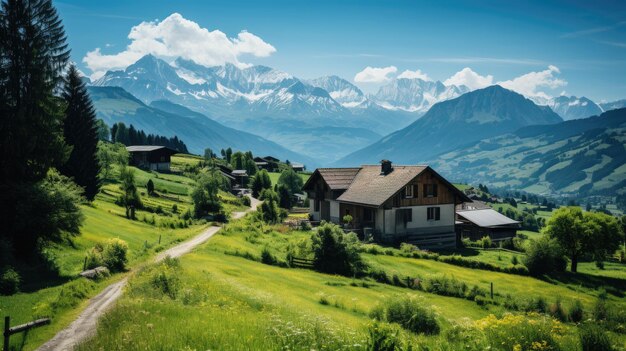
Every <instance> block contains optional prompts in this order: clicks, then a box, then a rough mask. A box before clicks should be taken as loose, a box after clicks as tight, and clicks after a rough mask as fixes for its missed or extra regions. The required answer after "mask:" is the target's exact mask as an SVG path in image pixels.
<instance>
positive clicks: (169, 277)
mask: <svg viewBox="0 0 626 351" xmlns="http://www.w3.org/2000/svg"><path fill="white" fill-rule="evenodd" d="M175 269H176V267H172V266H168V264H167V263H165V262H164V263H163V264H162V265H161V266H160V267H159V269H158V270H157V272H155V273H154V274H153V275H152V277H151V278H150V284H151V285H152V287H153V288H154V289H155V290H157V291H159V292H161V293H163V294H164V295H166V296H168V297H169V298H171V299H172V300H175V299H176V296H177V295H178V290H179V289H180V279H179V278H178V276H179V275H178V273H177V272H175Z"/></svg>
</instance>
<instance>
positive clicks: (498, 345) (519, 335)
mask: <svg viewBox="0 0 626 351" xmlns="http://www.w3.org/2000/svg"><path fill="white" fill-rule="evenodd" d="M475 323H476V327H477V328H478V329H479V330H481V331H482V332H483V333H484V335H485V338H486V341H487V343H488V345H489V347H488V349H495V350H560V347H559V344H558V342H557V339H558V337H559V336H561V335H562V334H563V331H564V329H563V326H562V325H561V324H560V322H558V321H556V320H554V319H552V318H549V317H541V316H539V315H536V314H529V315H512V314H505V315H504V316H503V317H502V318H497V317H496V316H494V315H489V316H487V317H485V318H483V319H480V320H478V321H476V322H475Z"/></svg>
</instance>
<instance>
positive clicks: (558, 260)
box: [524, 237, 567, 276]
mask: <svg viewBox="0 0 626 351" xmlns="http://www.w3.org/2000/svg"><path fill="white" fill-rule="evenodd" d="M524 264H525V265H526V267H527V268H528V271H529V272H530V274H532V275H535V276H538V275H542V274H546V273H551V272H563V271H565V268H566V267H567V260H566V259H565V257H564V256H563V252H562V250H561V248H560V247H559V246H558V244H557V243H556V242H555V241H554V240H553V239H550V238H548V237H542V238H541V239H539V240H534V241H531V243H530V245H529V247H528V250H527V255H526V257H525V259H524Z"/></svg>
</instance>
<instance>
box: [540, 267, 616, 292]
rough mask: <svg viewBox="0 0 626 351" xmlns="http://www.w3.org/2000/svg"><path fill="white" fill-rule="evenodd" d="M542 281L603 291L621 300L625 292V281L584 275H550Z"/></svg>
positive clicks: (563, 273) (562, 273)
mask: <svg viewBox="0 0 626 351" xmlns="http://www.w3.org/2000/svg"><path fill="white" fill-rule="evenodd" d="M543 280H545V281H547V282H549V283H552V284H559V283H560V284H565V285H568V286H570V287H584V288H587V289H595V290H597V289H601V288H602V289H605V290H606V292H607V293H609V294H611V295H614V296H616V297H619V298H623V297H624V296H626V295H625V293H624V292H625V291H626V280H625V279H618V278H611V277H600V276H597V275H591V274H586V273H572V272H561V273H552V274H550V275H546V276H544V277H543Z"/></svg>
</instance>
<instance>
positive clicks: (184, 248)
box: [37, 197, 261, 351]
mask: <svg viewBox="0 0 626 351" xmlns="http://www.w3.org/2000/svg"><path fill="white" fill-rule="evenodd" d="M250 200H251V204H250V208H249V209H247V210H246V211H244V212H235V213H233V215H232V219H239V218H241V217H243V216H245V215H246V213H248V212H251V211H256V208H257V206H259V204H260V203H261V201H259V200H257V199H255V198H252V197H250ZM220 229H221V227H209V228H207V229H206V230H205V231H203V232H202V233H200V234H198V235H196V236H195V237H193V238H191V239H189V240H187V241H185V242H183V243H181V244H179V245H176V246H174V247H172V248H170V249H168V250H165V251H163V252H161V253H160V254H159V255H157V256H156V258H155V260H154V262H160V261H162V260H163V259H165V257H167V256H170V257H180V256H182V255H184V254H186V253H188V252H190V251H191V250H193V249H194V248H195V247H196V246H198V245H200V244H202V243H204V242H205V241H207V240H209V239H210V238H211V237H212V236H213V235H215V233H217V232H218V231H219V230H220ZM127 282H128V276H127V277H124V278H123V279H122V280H120V281H119V282H117V283H113V284H111V285H109V286H107V287H106V288H104V290H102V292H101V293H100V294H98V295H96V296H94V297H93V298H92V299H91V300H90V301H89V305H88V306H87V308H85V310H84V311H83V312H82V313H81V314H80V315H79V316H78V318H76V320H74V321H73V322H72V323H71V324H70V325H69V326H67V327H66V328H65V329H63V330H61V331H59V332H58V333H57V334H56V335H55V336H54V337H53V338H52V339H50V340H48V341H47V342H46V343H45V344H43V345H41V346H40V347H39V348H38V349H37V350H39V351H66V350H73V349H74V347H75V346H76V345H78V344H80V343H81V342H82V341H84V340H86V339H87V338H88V337H90V336H91V335H93V334H94V333H95V331H96V326H97V323H98V319H99V318H100V317H101V316H102V315H103V314H104V313H105V312H106V311H107V310H109V309H110V308H111V307H113V305H114V303H115V301H116V300H117V299H118V298H120V296H122V292H123V288H124V286H125V285H126V283H127Z"/></svg>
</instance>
